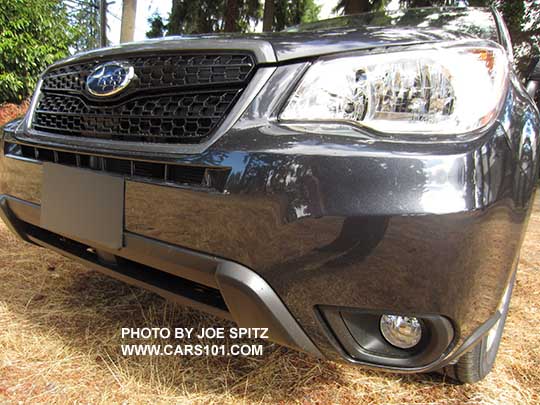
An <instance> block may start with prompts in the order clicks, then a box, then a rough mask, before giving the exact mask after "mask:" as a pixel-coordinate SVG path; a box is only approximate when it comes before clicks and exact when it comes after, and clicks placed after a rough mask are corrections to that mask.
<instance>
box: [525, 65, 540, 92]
mask: <svg viewBox="0 0 540 405" xmlns="http://www.w3.org/2000/svg"><path fill="white" fill-rule="evenodd" d="M539 88H540V56H534V57H533V58H532V61H531V64H530V65H529V69H528V71H527V93H529V95H530V96H531V98H532V99H533V100H535V101H537V102H538V101H539V100H537V99H536V98H535V96H536V92H537V91H538V89H539Z"/></svg>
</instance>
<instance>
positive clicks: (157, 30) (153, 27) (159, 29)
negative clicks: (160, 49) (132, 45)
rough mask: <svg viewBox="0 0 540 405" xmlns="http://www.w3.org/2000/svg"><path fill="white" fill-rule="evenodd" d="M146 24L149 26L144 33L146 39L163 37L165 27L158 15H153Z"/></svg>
mask: <svg viewBox="0 0 540 405" xmlns="http://www.w3.org/2000/svg"><path fill="white" fill-rule="evenodd" d="M148 24H150V29H149V30H148V31H147V32H146V38H161V37H163V36H165V33H166V26H165V23H164V22H163V18H162V17H161V16H160V15H159V14H158V13H154V14H153V15H152V16H151V17H150V18H149V19H148Z"/></svg>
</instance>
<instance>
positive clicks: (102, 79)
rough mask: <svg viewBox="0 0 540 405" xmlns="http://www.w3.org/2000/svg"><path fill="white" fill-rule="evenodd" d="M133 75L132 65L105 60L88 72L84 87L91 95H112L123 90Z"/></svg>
mask: <svg viewBox="0 0 540 405" xmlns="http://www.w3.org/2000/svg"><path fill="white" fill-rule="evenodd" d="M134 77H135V72H134V70H133V66H131V65H129V64H127V63H122V62H107V63H103V64H101V65H99V66H97V67H96V68H95V69H94V70H93V71H92V73H90V75H89V76H88V78H87V79H86V89H87V90H88V92H89V93H90V94H92V95H93V96H97V97H106V96H112V95H113V94H117V93H119V92H121V91H122V90H124V89H125V88H126V87H127V86H128V85H129V83H130V82H131V80H132V79H133V78H134Z"/></svg>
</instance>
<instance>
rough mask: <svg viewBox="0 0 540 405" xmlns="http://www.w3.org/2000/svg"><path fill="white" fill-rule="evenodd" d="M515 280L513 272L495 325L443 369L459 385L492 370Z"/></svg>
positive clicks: (474, 380) (476, 378)
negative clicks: (452, 363)
mask: <svg viewBox="0 0 540 405" xmlns="http://www.w3.org/2000/svg"><path fill="white" fill-rule="evenodd" d="M515 279H516V272H515V271H514V274H513V276H512V278H511V279H510V282H509V283H508V286H507V287H506V291H505V293H504V296H503V299H502V301H501V304H500V306H499V311H500V312H501V317H500V318H499V320H498V321H497V323H495V325H493V327H492V328H491V329H490V330H489V332H488V333H486V334H485V335H484V337H483V338H482V339H481V340H480V341H479V342H478V343H477V344H476V345H475V346H474V347H473V348H472V349H471V350H470V351H468V352H467V353H465V354H464V355H463V356H461V357H460V358H459V360H458V361H457V363H456V364H454V365H451V366H448V367H445V369H444V374H446V375H448V376H450V377H451V378H453V379H454V380H456V382H458V383H461V384H470V383H475V382H478V381H480V380H482V379H484V378H485V377H486V376H487V375H488V374H489V373H490V371H491V369H492V368H493V365H494V364H495V358H496V357H497V352H498V351H499V344H500V343H501V337H502V333H503V330H504V324H505V322H506V316H507V315H508V308H509V306H510V298H511V297H512V290H513V289H514V283H515Z"/></svg>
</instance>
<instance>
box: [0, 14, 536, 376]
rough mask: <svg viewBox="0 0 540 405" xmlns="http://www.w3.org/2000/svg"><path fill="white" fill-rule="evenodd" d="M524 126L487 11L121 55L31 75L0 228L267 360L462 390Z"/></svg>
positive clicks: (516, 212) (497, 294)
mask: <svg viewBox="0 0 540 405" xmlns="http://www.w3.org/2000/svg"><path fill="white" fill-rule="evenodd" d="M533 87H534V86H533ZM539 125H540V121H539V116H538V110H537V108H536V105H535V104H534V102H533V100H532V98H531V96H530V95H529V94H527V92H526V89H525V88H524V86H523V85H522V83H521V81H520V80H518V77H517V75H516V73H515V71H514V69H513V65H512V50H511V44H510V39H509V36H508V32H507V30H506V28H505V25H504V23H503V21H502V20H501V18H500V16H499V15H498V14H497V13H496V12H494V11H491V10H486V9H475V8H425V9H409V10H406V11H400V12H395V13H381V12H376V13H368V14H360V15H355V16H348V17H341V18H336V19H331V20H326V21H321V22H317V23H313V24H307V25H300V26H298V27H294V28H292V29H289V30H287V31H286V32H280V33H275V34H251V35H200V36H186V37H176V38H174V37H172V38H167V39H161V40H151V41H146V42H141V43H132V44H126V45H122V46H117V47H111V48H107V49H99V50H96V51H91V52H88V53H84V54H79V55H76V56H74V57H71V58H68V59H66V60H63V61H61V62H59V63H57V64H55V65H53V66H51V67H50V68H49V69H47V70H46V71H45V72H44V73H43V75H42V77H41V79H40V81H39V84H38V87H37V89H36V92H35V95H34V97H33V101H32V103H31V107H30V110H29V112H28V113H27V115H26V116H25V117H24V118H22V119H19V120H15V121H13V122H11V123H9V124H8V125H6V126H5V127H4V128H3V133H2V154H1V158H0V195H1V196H0V207H1V210H0V213H1V215H2V218H3V220H4V221H5V222H6V223H7V224H8V226H9V227H10V228H11V230H12V231H13V232H14V233H16V234H17V235H19V236H20V237H21V238H22V239H24V240H25V241H28V242H31V243H34V244H37V245H40V246H43V247H45V248H48V249H52V250H55V251H57V252H59V253H61V254H63V255H66V256H68V257H70V258H73V259H74V260H77V261H79V262H82V263H84V264H86V265H88V266H90V267H93V268H95V269H98V270H100V271H102V272H104V273H105V274H108V275H110V276H111V277H115V278H117V279H120V280H123V281H125V282H128V283H131V284H134V285H137V286H141V287H144V288H147V289H149V290H152V291H155V292H157V293H158V294H160V295H162V296H164V297H166V298H168V299H171V300H174V301H177V302H179V303H182V304H186V305H192V306H195V307H197V308H199V309H201V310H203V311H207V312H209V313H212V314H215V315H218V316H221V317H225V318H228V319H232V320H234V321H235V322H236V323H237V324H238V325H239V326H241V327H263V328H269V335H270V337H271V339H272V340H273V341H275V342H278V343H280V344H283V345H286V346H289V347H292V348H295V349H298V350H302V351H305V352H307V353H311V354H313V355H314V356H321V357H326V358H330V359H336V360H337V359H341V360H345V361H347V362H350V363H355V364H360V365H365V366H369V367H374V368H380V369H385V370H391V371H396V372H428V371H435V370H442V371H444V372H446V373H447V374H449V375H451V376H452V377H453V378H455V379H456V380H458V381H461V382H474V381H477V380H479V379H481V378H483V377H484V376H485V375H486V374H487V373H488V372H489V371H490V369H491V367H492V365H493V363H494V360H495V356H496V353H497V350H498V345H499V341H500V339H501V333H502V330H503V327H504V321H505V317H506V314H507V312H508V305H509V301H510V295H511V292H512V286H513V280H514V278H515V270H516V264H517V261H518V255H519V249H520V246H521V242H522V239H523V236H524V232H525V228H526V224H527V219H528V217H529V214H530V209H531V202H532V198H533V194H534V189H535V184H536V180H537V178H538V148H539V146H538V132H539Z"/></svg>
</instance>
